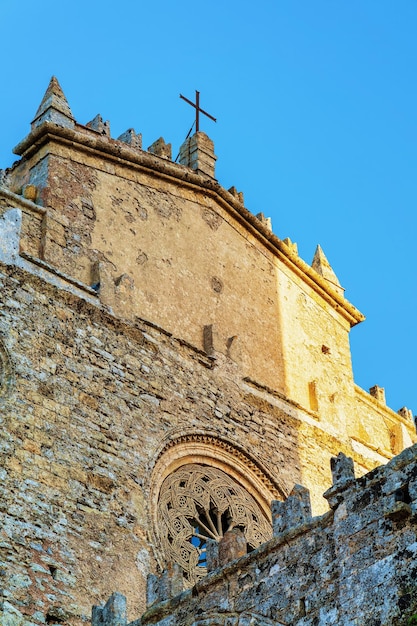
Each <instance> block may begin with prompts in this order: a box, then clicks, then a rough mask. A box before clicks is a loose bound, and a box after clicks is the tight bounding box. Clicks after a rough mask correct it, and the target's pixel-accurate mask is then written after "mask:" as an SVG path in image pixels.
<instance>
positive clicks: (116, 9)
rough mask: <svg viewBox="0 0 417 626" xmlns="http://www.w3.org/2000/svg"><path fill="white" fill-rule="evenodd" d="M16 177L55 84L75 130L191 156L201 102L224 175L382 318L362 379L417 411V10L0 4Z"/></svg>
mask: <svg viewBox="0 0 417 626" xmlns="http://www.w3.org/2000/svg"><path fill="white" fill-rule="evenodd" d="M0 19H1V31H2V34H1V39H0V54H1V59H2V69H1V78H2V97H1V98H0V168H2V167H3V168H4V167H7V166H9V165H11V164H12V162H13V161H14V160H15V158H16V157H14V156H13V155H12V153H11V150H12V148H13V147H14V146H15V145H16V144H17V143H18V142H19V141H20V140H21V139H22V138H23V137H24V136H25V135H26V134H27V133H28V131H29V124H30V121H31V120H32V119H33V117H34V114H35V112H36V109H37V107H38V105H39V103H40V101H41V99H42V96H43V93H44V91H45V89H46V87H47V84H48V82H49V79H50V77H51V75H53V74H55V75H56V76H57V77H58V79H59V81H60V83H61V86H62V88H63V90H64V92H65V94H66V96H67V99H68V101H69V104H70V106H71V108H72V111H73V113H74V116H75V117H76V119H77V121H79V122H80V123H86V122H88V121H89V120H90V119H92V118H93V117H94V116H95V115H96V114H97V113H100V114H101V115H102V116H103V118H104V119H108V120H110V124H111V131H112V136H114V137H117V136H118V135H120V134H121V133H122V132H123V131H124V130H126V129H127V128H129V127H134V128H135V130H136V131H137V132H141V133H142V134H143V145H144V147H147V146H149V145H150V144H151V143H152V142H153V141H154V140H155V139H157V138H158V137H160V136H161V135H162V136H163V137H164V138H165V140H166V141H169V142H172V144H173V153H174V154H176V153H177V151H178V148H179V145H180V144H181V143H182V141H183V139H184V138H185V135H186V134H187V132H188V130H189V128H190V126H191V124H192V122H193V112H192V110H191V108H190V107H189V106H188V105H187V104H186V103H185V102H183V101H182V100H180V99H179V93H182V94H184V95H185V96H187V97H189V98H190V99H192V98H193V97H194V93H195V90H196V89H198V90H199V91H200V92H201V106H202V107H203V108H205V109H206V110H207V111H209V112H210V113H211V114H212V115H214V116H215V117H217V119H218V122H217V124H214V123H213V122H211V121H209V120H202V122H201V129H202V130H204V131H205V132H207V134H209V135H210V137H211V138H212V139H213V140H214V142H215V150H216V154H217V156H218V162H217V168H216V176H217V178H218V180H219V182H220V183H221V184H222V185H223V186H224V187H226V188H229V187H230V186H232V185H235V186H236V187H237V189H238V190H239V191H243V192H244V196H245V204H246V206H247V208H248V209H249V210H250V211H252V212H253V213H258V212H260V211H262V212H263V213H264V214H265V215H266V216H270V217H272V222H273V230H274V232H275V234H276V235H278V237H281V238H285V237H288V236H289V237H290V238H291V239H292V240H293V241H296V242H297V243H298V246H299V253H300V256H301V257H302V258H303V259H304V260H305V261H307V262H309V263H310V262H311V260H312V258H313V255H314V250H315V247H316V245H317V244H318V243H320V245H321V246H322V248H323V249H324V251H325V254H326V255H327V257H328V259H329V261H330V263H331V264H332V266H333V269H334V270H335V272H336V274H337V275H338V277H339V279H340V282H341V283H342V285H343V286H344V287H345V288H346V297H347V298H348V299H349V300H350V301H351V302H352V303H353V304H354V305H355V306H357V307H358V308H359V309H360V310H361V311H362V312H363V313H364V314H365V315H366V317H367V320H366V321H365V322H364V323H362V324H360V325H359V326H358V327H356V328H354V329H353V330H352V333H351V345H352V355H353V368H354V373H355V379H356V382H357V383H358V384H359V385H360V386H361V387H363V388H364V389H369V387H371V386H373V385H375V384H378V385H380V386H382V387H385V390H386V397H387V402H388V404H389V405H390V406H391V407H392V408H393V409H394V410H397V409H399V408H400V407H402V406H404V405H406V406H407V407H408V408H411V409H412V410H413V411H414V413H417V385H416V366H415V359H416V354H417V325H416V322H415V317H416V308H417V307H416V305H417V295H416V292H417V290H416V286H417V285H416V282H417V281H416V267H417V247H416V242H415V238H416V210H417V175H416V174H417V81H416V69H417V37H416V31H417V2H416V1H415V0H400V1H399V2H395V3H394V2H392V1H386V0H349V1H345V2H343V1H341V0H340V1H336V0H327V1H325V0H286V1H284V0H259V1H258V2H256V3H255V2H253V1H251V2H248V1H246V0H240V1H239V2H238V1H236V0H229V1H227V0H223V2H219V1H218V0H212V1H211V2H195V1H193V2H188V1H180V0H177V1H176V2H175V0H154V1H153V2H152V3H150V2H143V1H141V0H136V1H133V0H132V1H128V0H119V2H117V3H115V4H114V5H113V4H109V5H105V4H104V3H102V2H98V1H96V0H89V1H88V2H83V3H81V2H79V0H73V1H72V2H71V3H68V2H56V0H54V1H51V0H40V2H37V3H34V2H33V1H28V0H21V1H20V2H17V1H14V2H13V1H11V0H0Z"/></svg>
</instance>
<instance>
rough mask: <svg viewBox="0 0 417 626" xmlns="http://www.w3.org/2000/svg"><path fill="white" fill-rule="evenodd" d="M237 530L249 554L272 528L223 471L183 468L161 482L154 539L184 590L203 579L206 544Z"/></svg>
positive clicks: (251, 500) (189, 466)
mask: <svg viewBox="0 0 417 626" xmlns="http://www.w3.org/2000/svg"><path fill="white" fill-rule="evenodd" d="M236 527H238V528H240V529H241V530H242V531H243V533H244V535H245V537H246V541H247V545H248V550H251V549H254V548H256V547H258V546H259V545H260V544H261V543H263V542H264V541H267V540H268V539H269V538H270V537H271V534H272V531H271V525H270V523H269V522H268V521H267V519H266V518H265V516H264V515H263V513H262V510H261V508H260V507H259V505H258V504H257V502H256V501H255V499H254V498H253V497H252V496H251V495H250V494H249V493H248V492H247V491H246V490H245V489H244V488H243V487H241V486H240V485H239V484H238V483H237V482H235V480H233V479H232V478H231V477H230V476H228V475H227V474H226V473H225V472H223V471H222V470H220V469H218V468H215V467H209V466H207V465H198V464H188V465H183V466H182V467H180V468H179V469H177V470H176V471H174V472H173V473H172V474H170V475H169V476H168V477H167V478H166V479H165V480H164V482H163V484H162V486H161V490H160V494H159V502H158V533H159V536H160V540H161V544H162V549H163V552H164V554H165V558H166V560H167V561H173V562H176V563H178V564H179V565H180V566H181V568H182V569H183V571H184V578H185V580H186V584H188V585H193V584H194V583H195V582H196V581H197V580H198V579H199V578H201V577H203V576H204V575H205V574H206V567H205V565H206V559H205V550H206V543H207V539H214V540H216V541H218V540H219V539H220V538H221V537H222V536H223V533H224V532H226V530H229V529H231V528H236Z"/></svg>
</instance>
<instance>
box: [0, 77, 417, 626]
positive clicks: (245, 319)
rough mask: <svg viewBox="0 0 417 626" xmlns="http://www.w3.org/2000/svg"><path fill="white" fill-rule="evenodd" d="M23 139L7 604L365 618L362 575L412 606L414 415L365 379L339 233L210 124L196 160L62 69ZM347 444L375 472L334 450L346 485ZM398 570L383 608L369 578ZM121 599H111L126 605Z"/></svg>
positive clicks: (158, 614) (10, 273)
mask: <svg viewBox="0 0 417 626" xmlns="http://www.w3.org/2000/svg"><path fill="white" fill-rule="evenodd" d="M15 151H16V153H17V154H18V156H19V157H20V158H19V160H18V161H16V163H14V164H13V165H12V166H11V167H10V168H8V169H6V170H5V171H3V172H1V173H0V293H1V297H0V493H1V497H0V516H1V517H0V590H1V594H0V624H1V626H43V625H44V624H49V625H57V624H65V625H68V626H82V625H83V624H84V625H85V624H86V623H88V622H89V621H90V618H91V606H92V605H95V606H97V607H103V606H104V605H105V603H106V601H107V599H108V598H109V596H111V595H112V594H113V592H117V593H118V594H122V595H123V596H124V597H126V599H127V607H128V613H129V619H130V620H132V619H134V618H135V619H138V618H139V616H140V615H141V614H143V613H144V612H145V611H146V613H145V614H144V617H143V618H141V619H142V622H143V624H145V623H146V624H147V623H149V624H151V623H161V624H162V623H163V624H164V625H165V626H166V624H173V623H178V624H181V623H184V624H188V623H193V622H192V621H191V622H190V620H191V619H194V620H199V622H198V623H200V624H201V625H202V624H203V623H205V622H204V619H206V618H207V620H211V621H209V622H207V624H208V623H210V624H211V625H212V626H213V625H214V624H215V623H219V624H224V625H225V624H229V626H230V625H231V624H235V623H240V624H241V625H243V624H250V623H252V624H256V623H258V622H259V623H277V624H279V623H283V624H292V623H297V624H303V625H304V626H305V625H307V624H308V625H309V626H310V625H313V624H314V626H322V625H323V626H324V625H325V624H331V623H335V624H336V623H339V622H338V621H337V620H339V619H340V620H342V619H344V620H345V621H344V622H343V621H340V623H343V624H348V623H349V624H350V622H349V621H348V620H349V619H350V617H349V616H351V619H352V620H353V621H352V622H351V623H352V624H353V623H355V621H354V620H356V623H358V624H363V623H365V622H362V621H361V619H362V618H360V617H358V611H359V606H360V603H361V598H365V599H364V603H365V604H364V606H365V608H364V609H363V610H364V611H365V612H364V614H363V615H364V616H365V617H366V620H368V621H367V622H366V623H367V624H369V626H370V625H371V624H372V623H373V624H374V626H376V625H377V624H380V626H382V625H383V626H388V624H391V622H390V621H389V619H391V617H392V619H394V618H395V619H397V620H400V618H401V619H403V618H404V619H406V618H407V619H408V617H409V616H411V614H412V611H413V610H414V604H413V602H414V599H413V593H414V588H413V586H412V579H411V578H410V576H409V578H407V575H406V574H405V573H404V572H403V569H401V568H402V567H403V565H404V564H407V567H408V571H409V572H413V567H414V566H413V562H414V561H413V559H414V552H413V550H414V548H412V546H413V541H414V542H415V538H414V539H413V538H412V537H413V535H412V533H413V528H414V519H415V515H414V508H413V507H414V502H415V487H414V482H413V480H414V478H413V477H412V475H411V472H412V469H410V468H412V467H413V464H412V462H411V460H410V459H409V457H408V456H407V455H408V454H412V452H406V453H404V454H405V456H400V457H398V459H397V460H392V459H393V457H395V455H396V454H398V453H400V452H401V451H402V450H404V448H406V447H407V446H411V445H412V444H413V443H415V442H416V432H415V426H414V423H413V416H412V413H411V411H409V409H407V408H406V407H401V408H399V411H394V410H392V409H391V408H389V407H388V406H386V403H385V395H384V390H383V388H382V387H381V386H380V385H375V386H374V387H373V388H372V389H371V390H370V393H368V392H367V391H365V390H363V389H360V388H359V387H358V386H357V385H356V384H355V382H354V379H353V373H352V363H351V354H350V346H349V333H350V331H351V328H352V327H354V326H355V325H356V324H358V323H360V322H361V321H362V320H363V319H364V318H363V315H362V314H361V313H360V312H359V311H358V310H357V309H356V308H355V307H354V306H353V305H352V304H351V303H350V302H349V301H348V300H347V299H346V298H345V295H344V290H343V288H342V286H341V285H340V283H339V281H338V279H337V277H336V274H335V272H334V271H333V269H332V268H331V266H330V264H329V262H328V260H327V259H326V257H325V255H324V252H323V251H322V250H321V248H319V247H318V249H317V252H316V254H315V257H314V259H313V262H312V264H311V265H310V264H308V263H306V262H305V261H304V260H303V259H301V258H300V256H299V255H298V252H297V246H296V244H294V243H293V242H291V241H290V240H289V239H288V238H286V239H280V238H278V237H277V236H276V235H275V234H274V232H273V231H272V226H271V223H270V220H268V218H265V217H264V215H263V214H262V213H261V212H260V213H258V214H257V215H255V214H253V213H251V212H250V211H249V210H248V209H247V208H246V207H245V206H244V198H243V194H242V193H241V192H238V191H237V190H236V188H235V187H231V188H230V189H229V190H227V189H225V188H223V187H222V185H220V184H219V182H218V181H217V180H216V179H215V161H216V157H215V155H214V146H213V143H212V142H211V140H210V138H209V137H207V135H205V133H203V132H202V131H199V132H198V133H196V134H195V135H194V136H193V137H191V138H190V141H189V142H188V143H186V144H185V145H184V146H183V149H182V150H181V162H180V163H175V162H173V161H172V158H171V157H172V151H171V146H170V144H169V143H166V142H165V141H164V140H163V139H162V138H159V139H157V140H156V141H155V142H153V143H152V145H151V146H150V147H149V148H148V150H145V149H143V148H142V136H141V133H137V132H135V131H134V130H133V129H131V128H130V129H128V130H127V131H126V132H124V133H123V134H122V135H121V136H120V137H119V138H118V139H113V138H112V137H111V133H110V124H109V123H108V122H106V121H103V119H102V118H101V116H100V115H96V116H95V117H94V118H93V119H92V121H91V122H89V123H87V124H80V123H78V122H77V121H76V120H75V119H74V116H73V114H72V111H71V109H70V107H69V104H68V102H67V100H66V97H65V95H64V93H63V91H62V89H61V87H60V85H59V83H58V81H57V80H56V78H53V79H52V80H51V82H50V84H49V86H48V89H47V91H46V93H45V96H44V98H43V99H42V101H41V104H40V106H39V109H38V111H37V112H36V114H35V118H34V120H33V122H32V124H31V127H30V132H29V134H28V136H27V137H26V138H24V139H23V140H22V142H20V144H19V145H18V146H17V147H16V148H15ZM410 450H413V448H410ZM340 452H342V453H343V454H344V455H345V457H346V458H351V459H352V463H353V466H354V470H355V473H356V476H358V477H359V478H358V480H357V481H356V482H354V481H353V477H352V471H351V470H352V468H350V469H349V471H348V470H347V469H346V468H344V465H343V463H342V464H340V463H339V462H337V463H336V465H335V467H334V472H336V474H335V475H337V476H339V474H340V476H342V475H345V474H346V472H348V473H349V472H350V474H349V477H348V478H347V479H346V481H345V482H344V483H343V485H344V487H343V489H342V487H341V486H340V485H339V482H340V481H339V479H337V480H336V479H335V483H337V485H339V486H338V487H337V488H336V487H331V483H332V481H331V473H330V471H329V464H330V460H331V458H339V459H340V457H338V454H339V453H340ZM409 461H410V462H409ZM387 462H389V465H388V466H387V468H388V469H386V470H384V469H376V470H375V468H376V467H377V466H380V465H381V464H385V463H387ZM403 462H404V469H403V466H402V465H401V463H403ZM346 464H347V467H350V465H349V463H348V462H346ZM373 470H375V472H376V473H372V471H373ZM369 471H371V474H368V473H367V472H369ZM362 475H364V476H363V477H362V478H360V477H361V476H362ZM384 477H386V482H384V480H385V478H384ZM389 477H391V478H389ZM388 478H389V480H388ZM373 481H374V482H373ZM375 481H376V482H375ZM378 481H380V482H378ZM342 482H343V481H342ZM345 483H346V484H345ZM373 484H375V485H380V487H376V491H375V492H372V490H370V485H373ZM294 485H305V488H306V489H308V490H309V494H310V496H309V497H307V495H306V491H305V489H304V487H303V488H301V487H297V488H296V489H295V490H294ZM393 485H394V486H393ZM368 487H369V488H368ZM328 489H333V490H334V489H336V491H335V493H334V494H333V496H331V497H330V498H328V500H329V503H330V505H331V512H330V513H329V512H328V503H327V502H326V500H325V499H323V497H322V494H323V492H324V491H326V490H328ZM379 489H380V490H381V493H380V492H379V491H378V490H379ZM331 493H332V491H330V494H331ZM361 494H362V495H361ZM364 494H365V495H364ZM368 499H369V502H368ZM339 500H340V501H339ZM272 502H274V504H273V507H272V512H271V503H272ZM355 503H356V504H355ZM378 503H380V504H378ZM391 504H392V507H394V508H393V509H392V507H391V508H389V507H390V506H391ZM385 506H387V507H388V509H387V514H386V515H385V513H386V511H385ZM355 507H356V508H355ZM381 507H382V508H381ZM397 509H398V510H397ZM326 511H327V512H326ZM311 515H314V516H315V517H311ZM320 515H324V516H323V517H318V516H320ZM367 515H369V516H370V517H366V516H367ZM273 535H274V536H273ZM235 543H236V545H237V546H238V548H239V549H237V551H235V547H236V546H235ZM410 546H411V547H410ZM401 550H403V552H401ZM242 552H246V554H245V555H244V556H242V557H241V558H240V560H239V561H238V564H239V565H238V566H236V565H235V564H233V563H234V562H233V563H230V564H227V565H225V566H224V567H223V569H222V570H221V571H218V570H217V569H216V567H217V564H219V565H220V564H222V563H225V562H226V561H227V560H228V559H229V558H232V556H233V555H234V556H237V555H239V554H242ZM401 554H402V559H400V561H401V567H400V566H398V567H396V570H395V571H397V572H398V575H397V574H395V572H394V569H395V568H394V564H397V565H398V562H399V560H398V559H397V557H396V555H401ZM355 555H356V556H355ZM213 568H214V569H215V570H216V571H211V570H213ZM210 571H211V573H210ZM162 572H164V573H163V575H162V579H161V580H160V579H159V576H160V575H161V574H162ZM208 572H209V575H208V577H207V576H206V575H207V573H208ZM385 574H386V576H385ZM356 575H357V577H356V578H355V576H356ZM361 576H362V577H363V578H360V577H361ZM359 580H360V581H362V582H363V583H364V584H363V585H362V582H361V584H359V582H358V581H359ZM152 581H153V582H152ZM158 581H159V582H158ZM387 581H391V583H390V584H391V586H392V593H391V592H389V593H388V592H387V594H386V596H385V598H386V600H384V603H385V604H384V605H383V606H384V607H385V606H386V609H385V608H384V611H385V613H384V611H383V610H382V609H381V608H375V609H373V608H372V606H371V605H370V604H368V605H366V602H368V600H369V595H368V596H366V597H365V596H364V595H363V593H362V592H363V591H364V590H365V589H369V588H370V587H371V586H372V585H374V587H375V594H376V595H375V597H378V598H382V593H383V589H384V585H385V588H386V589H387V588H388V587H387V585H388V582H387ZM365 583H366V584H365ZM368 583H369V584H368ZM147 586H148V600H149V603H150V604H149V608H148V609H147V608H146V596H147ZM388 586H389V585H388ZM181 589H186V591H183V592H182V593H181V594H180V595H178V594H177V592H178V591H180V590H181ZM219 594H220V595H219ZM361 594H362V595H361ZM378 594H379V595H378ZM170 595H176V599H175V600H173V601H172V602H171V601H170V600H168V599H166V598H168V596H170ZM256 598H259V602H258V600H256ZM366 598H368V600H366ZM365 600H366V602H365ZM161 602H162V603H161ZM209 602H212V605H211V606H209V604H208V603H209ZM332 602H333V603H334V604H332ZM259 603H260V604H259ZM122 604H123V601H122V600H121V595H117V596H114V598H113V600H112V601H111V602H110V604H109V605H108V608H107V609H105V610H103V611H104V612H103V611H101V612H100V610H99V609H97V611H96V616H95V619H96V620H102V621H103V620H108V617H109V616H110V615H114V616H116V615H117V616H118V617H114V620H116V622H114V620H113V622H114V623H113V624H112V626H115V624H117V625H118V626H120V624H122V622H123V619H125V620H126V619H128V618H127V617H123V619H122V617H120V616H121V615H122V614H123V611H124V609H123V610H122V609H120V606H121V605H122ZM258 605H259V606H262V607H264V608H262V610H261V612H260V613H259V610H258V609H259V606H258ZM257 606H258V608H256V607H257ZM117 607H119V608H117ZM119 609H120V610H119ZM120 611H121V612H120ZM216 611H217V613H216ZM355 611H356V613H355ZM303 612H304V613H305V614H304V615H303ZM217 614H218V615H217ZM216 615H217V616H216ZM257 615H258V617H257ZM259 615H260V617H259ZM354 615H355V616H356V617H353V616H354ZM204 616H206V617H204ZM112 619H113V618H112ZM139 619H140V618H139ZM372 619H374V622H372V621H371V620H372ZM117 620H119V621H117ZM152 620H153V621H152ZM158 620H159V621H158ZM164 620H165V621H164ZM175 620H177V622H175ZM182 620H185V621H184V622H183V621H182ZM213 620H214V621H213ZM215 620H217V622H216V621H215ZM256 620H258V622H257V621H256ZM259 620H264V622H262V621H259ZM268 620H269V622H268ZM271 620H272V622H271ZM274 620H275V621H274ZM291 620H292V621H291ZM294 620H298V622H295V621H294ZM303 620H304V621H303ZM332 620H333V621H332ZM378 620H379V621H378ZM384 620H385V621H384ZM392 623H394V622H392ZM398 623H399V624H400V623H401V622H400V621H398Z"/></svg>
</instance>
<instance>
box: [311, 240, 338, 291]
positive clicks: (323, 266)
mask: <svg viewBox="0 0 417 626" xmlns="http://www.w3.org/2000/svg"><path fill="white" fill-rule="evenodd" d="M311 267H312V268H313V270H315V271H316V272H317V274H320V276H322V277H323V278H325V279H326V280H327V281H328V282H329V283H331V284H332V287H333V288H334V289H336V291H338V292H339V293H340V295H343V292H344V289H343V287H342V286H341V284H340V282H339V279H338V278H337V276H336V274H335V273H334V271H333V268H332V266H331V265H330V263H329V261H328V260H327V258H326V255H325V254H324V252H323V250H322V248H321V246H320V245H318V246H317V248H316V252H315V254H314V258H313V262H312V264H311Z"/></svg>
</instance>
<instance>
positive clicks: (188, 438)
mask: <svg viewBox="0 0 417 626" xmlns="http://www.w3.org/2000/svg"><path fill="white" fill-rule="evenodd" d="M192 463H196V464H201V465H209V466H210V467H215V468H217V469H220V470H222V471H223V472H225V473H226V474H228V475H229V476H231V477H232V478H234V479H235V480H236V481H237V482H238V483H239V484H241V485H242V487H244V488H245V489H246V490H247V491H248V493H250V494H251V495H253V496H254V497H255V499H256V500H257V501H258V502H259V504H260V506H261V508H262V510H263V511H264V514H265V516H266V517H267V518H268V519H270V518H271V500H285V499H286V498H287V497H288V495H289V494H288V493H287V491H286V490H285V489H284V488H283V487H282V485H280V484H279V482H278V481H277V480H276V479H274V478H273V477H272V476H271V474H270V472H269V471H268V470H267V469H266V467H264V466H263V464H262V463H261V462H260V461H258V460H257V459H255V458H254V457H253V456H251V455H249V454H248V453H247V452H246V451H245V450H243V448H242V447H241V446H239V445H238V444H236V443H234V442H231V441H230V440H228V439H226V438H224V437H219V436H218V435H217V434H215V433H212V432H210V431H206V432H197V433H196V432H195V431H194V432H188V433H184V434H182V435H178V436H171V438H170V439H169V440H165V442H164V443H163V444H162V446H161V448H160V449H159V451H158V452H157V455H156V460H155V463H154V467H153V468H152V484H151V503H155V504H156V502H155V500H154V498H155V497H156V498H157V497H158V494H159V490H160V487H161V484H162V483H163V481H164V480H165V478H166V477H167V476H168V475H169V474H171V473H172V472H174V471H175V470H176V469H178V468H180V467H181V466H182V465H188V464H192Z"/></svg>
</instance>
